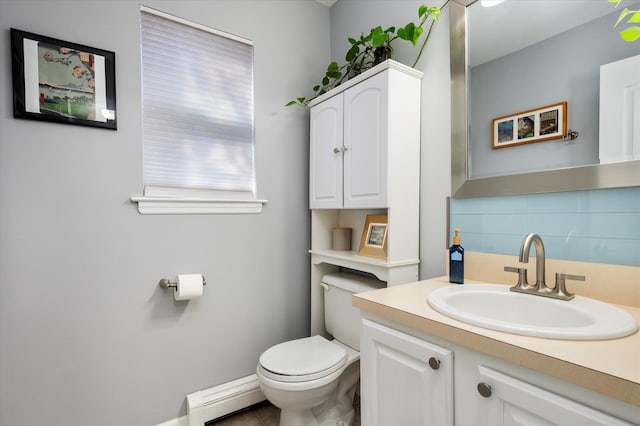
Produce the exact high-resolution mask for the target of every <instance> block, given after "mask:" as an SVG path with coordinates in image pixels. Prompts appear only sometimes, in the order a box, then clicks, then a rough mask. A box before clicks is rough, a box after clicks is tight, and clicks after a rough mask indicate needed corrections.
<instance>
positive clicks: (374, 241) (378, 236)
mask: <svg viewBox="0 0 640 426" xmlns="http://www.w3.org/2000/svg"><path fill="white" fill-rule="evenodd" d="M388 228H389V227H388V221H387V215H386V214H370V215H367V220H366V222H365V224H364V228H363V230H362V238H360V249H359V250H358V255H360V256H366V257H373V258H376V259H385V260H386V259H387V234H388V233H389V229H388Z"/></svg>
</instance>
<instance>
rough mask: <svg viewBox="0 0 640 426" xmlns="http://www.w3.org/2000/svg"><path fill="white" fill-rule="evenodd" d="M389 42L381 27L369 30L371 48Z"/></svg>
mask: <svg viewBox="0 0 640 426" xmlns="http://www.w3.org/2000/svg"><path fill="white" fill-rule="evenodd" d="M387 41H389V34H387V33H386V32H384V31H383V30H382V27H375V28H373V29H372V30H371V45H372V47H374V48H376V47H380V46H382V45H383V44H385V43H386V42H387Z"/></svg>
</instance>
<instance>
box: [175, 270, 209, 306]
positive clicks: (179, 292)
mask: <svg viewBox="0 0 640 426" xmlns="http://www.w3.org/2000/svg"><path fill="white" fill-rule="evenodd" d="M176 282H177V283H178V286H177V287H176V290H175V292H174V293H173V297H174V299H176V300H191V299H196V298H198V297H201V296H202V293H203V289H204V285H203V284H202V275H200V274H179V275H178V277H177V279H176Z"/></svg>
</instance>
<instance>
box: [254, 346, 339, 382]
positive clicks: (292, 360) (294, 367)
mask: <svg viewBox="0 0 640 426" xmlns="http://www.w3.org/2000/svg"><path fill="white" fill-rule="evenodd" d="M346 361H347V352H346V351H345V350H344V348H342V347H341V346H338V345H336V344H333V343H331V342H330V341H328V340H327V339H325V338H324V337H322V336H311V337H305V338H303V339H297V340H291V341H289V342H284V343H280V344H279V345H275V346H273V347H272V348H270V349H267V350H266V351H265V352H264V353H263V354H262V355H260V365H261V366H262V368H264V369H265V370H268V371H270V372H271V373H275V374H277V375H278V376H288V377H289V380H287V379H286V377H282V378H281V379H282V380H285V381H297V380H301V379H303V378H302V377H300V376H305V379H308V380H310V379H312V378H317V377H324V376H326V375H328V374H331V373H332V372H334V371H336V370H338V369H340V368H341V367H342V366H343V365H344V364H345V363H346ZM307 376H313V377H307Z"/></svg>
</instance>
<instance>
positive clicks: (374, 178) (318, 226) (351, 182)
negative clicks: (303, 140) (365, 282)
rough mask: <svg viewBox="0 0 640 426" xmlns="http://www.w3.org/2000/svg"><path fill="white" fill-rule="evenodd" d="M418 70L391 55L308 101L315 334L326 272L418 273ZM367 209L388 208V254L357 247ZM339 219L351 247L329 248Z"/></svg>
mask: <svg viewBox="0 0 640 426" xmlns="http://www.w3.org/2000/svg"><path fill="white" fill-rule="evenodd" d="M421 78H422V73H421V72H420V71H417V70H415V69H413V68H411V67H408V66H406V65H403V64H400V63H398V62H395V61H392V60H389V61H385V62H383V63H381V64H378V65H377V66H375V67H374V68H371V69H369V70H367V71H366V72H364V73H362V74H360V75H358V76H357V77H354V78H352V79H350V80H348V81H347V82H344V83H343V84H341V85H340V86H338V87H337V88H335V89H333V90H331V91H329V92H327V93H325V94H324V95H322V96H320V97H318V98H316V99H314V100H313V101H311V102H310V103H309V106H310V108H311V111H310V152H309V157H310V158H309V169H310V170H309V172H310V176H309V194H310V195H309V206H310V209H311V249H310V250H309V253H310V254H311V334H324V326H323V324H324V316H323V304H322V300H323V299H322V289H321V287H320V282H321V280H322V276H323V275H324V274H327V273H331V272H335V271H337V270H338V269H339V268H349V269H353V270H357V271H362V272H366V273H370V274H372V275H374V276H376V277H377V278H378V279H380V280H382V281H385V282H386V283H387V285H388V286H393V285H397V284H404V283H408V282H412V281H417V280H418V265H419V263H420V260H419V259H420V256H419V235H420V232H419V221H420V216H419V214H420V98H421ZM368 215H386V216H387V238H386V259H380V258H373V257H365V256H359V255H358V249H359V246H360V239H361V236H362V233H363V229H364V226H365V223H366V220H367V216H368ZM338 227H346V228H351V229H352V237H351V250H350V251H337V250H333V249H332V231H333V229H334V228H338Z"/></svg>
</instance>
